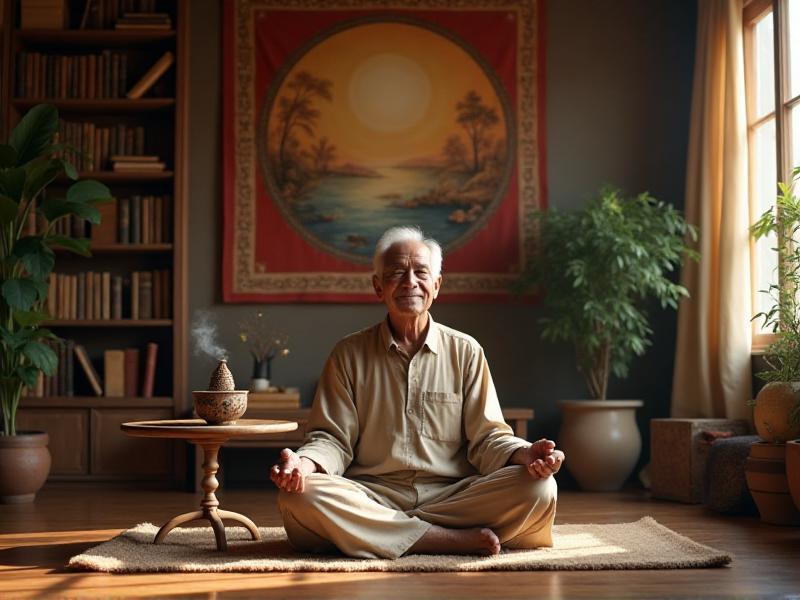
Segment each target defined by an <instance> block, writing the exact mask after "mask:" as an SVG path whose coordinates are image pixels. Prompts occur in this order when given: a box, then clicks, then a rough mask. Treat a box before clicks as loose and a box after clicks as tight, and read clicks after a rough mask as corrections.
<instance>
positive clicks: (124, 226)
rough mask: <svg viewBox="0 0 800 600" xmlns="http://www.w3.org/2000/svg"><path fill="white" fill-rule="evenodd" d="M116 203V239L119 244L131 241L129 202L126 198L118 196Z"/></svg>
mask: <svg viewBox="0 0 800 600" xmlns="http://www.w3.org/2000/svg"><path fill="white" fill-rule="evenodd" d="M117 205H118V206H117V212H118V214H117V239H118V240H119V243H120V244H129V243H130V241H131V238H130V227H131V212H130V210H131V203H130V200H129V199H128V198H120V199H119V200H118V201H117Z"/></svg>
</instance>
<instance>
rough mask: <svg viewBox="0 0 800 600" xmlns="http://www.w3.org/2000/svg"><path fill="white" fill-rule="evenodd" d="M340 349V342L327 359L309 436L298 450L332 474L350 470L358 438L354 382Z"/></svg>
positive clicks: (314, 404) (312, 415) (310, 418)
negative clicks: (345, 365)
mask: <svg viewBox="0 0 800 600" xmlns="http://www.w3.org/2000/svg"><path fill="white" fill-rule="evenodd" d="M338 350H339V347H338V346H337V348H334V351H333V352H332V353H331V356H330V357H329V358H328V361H327V362H326V363H325V368H324V369H323V371H322V376H321V377H320V381H319V385H318V386H317V394H316V397H315V398H314V403H313V405H312V407H311V414H310V416H309V421H308V426H307V433H306V438H305V441H304V443H303V446H302V447H301V448H300V449H299V450H298V451H297V454H298V455H300V456H305V457H306V458H308V459H310V460H313V461H314V462H315V463H317V464H318V465H319V466H320V467H322V468H323V469H324V470H325V472H326V473H328V474H329V475H342V474H343V473H344V472H345V471H346V470H347V467H348V466H349V465H350V463H351V462H352V460H353V446H354V445H355V442H356V440H358V414H357V412H356V407H355V403H354V398H353V386H352V384H351V382H350V380H349V378H348V376H347V373H346V370H345V369H344V366H343V361H342V357H341V353H340V352H339V351H338Z"/></svg>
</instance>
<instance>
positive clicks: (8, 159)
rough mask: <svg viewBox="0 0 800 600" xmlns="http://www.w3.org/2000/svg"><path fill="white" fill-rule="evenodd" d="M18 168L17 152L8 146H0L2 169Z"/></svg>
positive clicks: (0, 167) (0, 164)
mask: <svg viewBox="0 0 800 600" xmlns="http://www.w3.org/2000/svg"><path fill="white" fill-rule="evenodd" d="M16 166H17V151H16V150H14V148H12V147H11V146H9V145H7V144H0V169H10V168H11V167H16Z"/></svg>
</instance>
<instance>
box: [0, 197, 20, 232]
mask: <svg viewBox="0 0 800 600" xmlns="http://www.w3.org/2000/svg"><path fill="white" fill-rule="evenodd" d="M18 212H19V204H17V203H16V202H14V201H13V200H12V199H11V198H9V197H8V196H6V195H5V194H0V223H2V224H3V225H8V224H9V223H12V222H13V221H14V219H16V218H17V213H18Z"/></svg>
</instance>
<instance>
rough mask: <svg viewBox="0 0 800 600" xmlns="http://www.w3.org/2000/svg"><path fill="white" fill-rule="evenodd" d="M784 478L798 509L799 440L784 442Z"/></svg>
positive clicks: (799, 477)
mask: <svg viewBox="0 0 800 600" xmlns="http://www.w3.org/2000/svg"><path fill="white" fill-rule="evenodd" d="M786 479H787V480H788V483H789V494H790V495H791V497H792V500H793V501H794V506H795V508H796V509H797V510H800V440H792V441H790V442H786Z"/></svg>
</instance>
